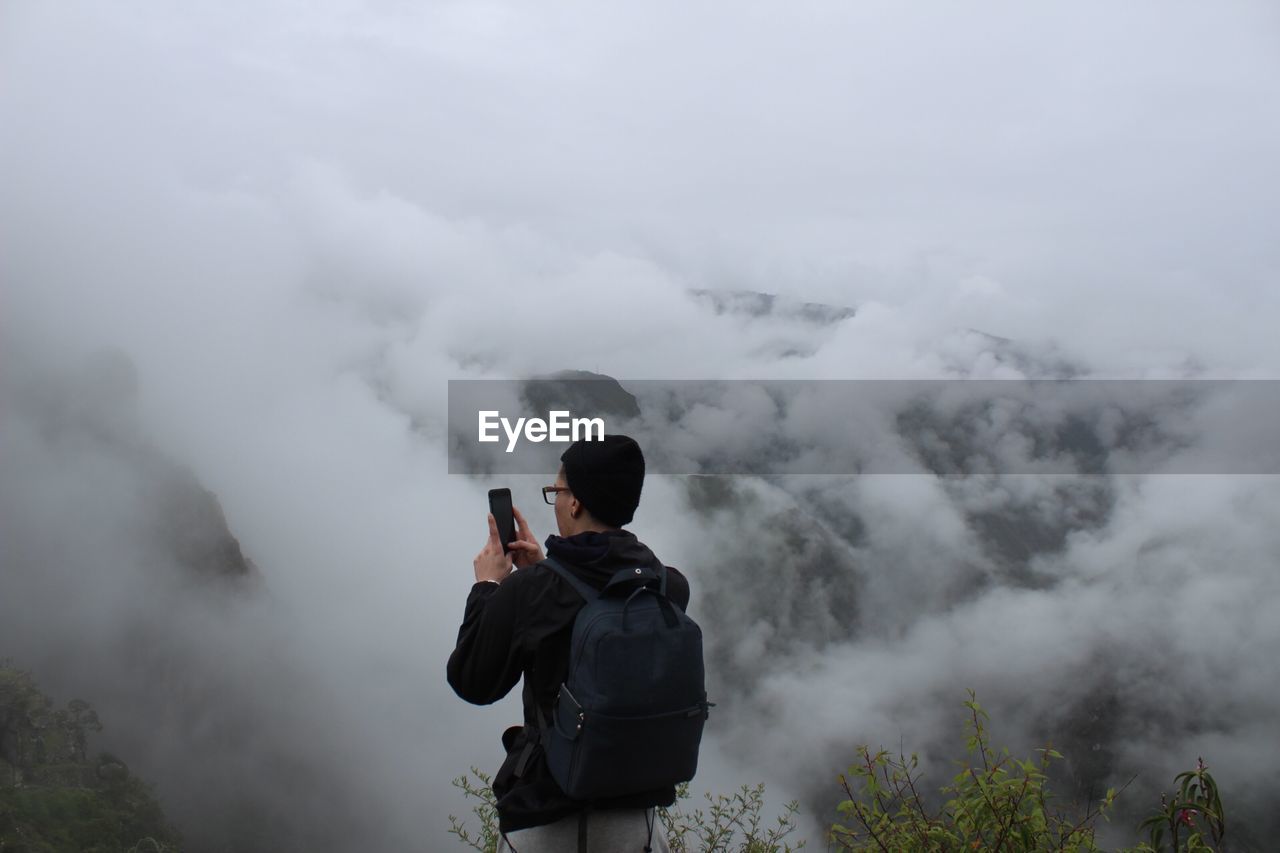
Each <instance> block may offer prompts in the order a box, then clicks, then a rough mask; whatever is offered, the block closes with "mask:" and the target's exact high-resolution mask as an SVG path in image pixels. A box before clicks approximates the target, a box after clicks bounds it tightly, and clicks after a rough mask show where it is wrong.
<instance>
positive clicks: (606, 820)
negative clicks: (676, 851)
mask: <svg viewBox="0 0 1280 853" xmlns="http://www.w3.org/2000/svg"><path fill="white" fill-rule="evenodd" d="M646 821H647V822H646ZM650 826H652V827H653V840H652V841H651V842H649V846H650V848H651V849H652V850H653V853H671V848H670V847H668V846H667V837H666V835H665V834H663V832H662V823H661V822H660V821H659V820H658V815H657V813H656V811H655V810H654V809H608V810H605V811H598V812H591V813H590V814H589V815H587V853H642V851H643V850H644V846H645V842H646V841H648V840H649V827H650ZM577 849H578V815H576V814H574V815H569V816H568V817H566V818H562V819H561V820H558V821H556V822H555V823H549V824H546V825H545V826H534V827H531V828H529V829H518V830H516V831H515V832H508V833H507V834H506V835H505V836H503V837H502V838H501V839H499V841H498V853H574V851H576V850H577Z"/></svg>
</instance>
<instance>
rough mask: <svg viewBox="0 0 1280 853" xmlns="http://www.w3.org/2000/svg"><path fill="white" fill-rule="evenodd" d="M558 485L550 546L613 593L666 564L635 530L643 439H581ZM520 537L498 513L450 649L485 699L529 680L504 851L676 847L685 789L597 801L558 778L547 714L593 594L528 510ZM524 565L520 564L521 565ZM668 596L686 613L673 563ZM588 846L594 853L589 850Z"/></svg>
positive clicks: (502, 778) (509, 772) (473, 695)
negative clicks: (644, 569) (671, 840)
mask: <svg viewBox="0 0 1280 853" xmlns="http://www.w3.org/2000/svg"><path fill="white" fill-rule="evenodd" d="M560 461H561V463H562V464H561V467H560V472H559V474H558V475H557V476H556V481H555V485H553V486H547V487H546V488H544V489H543V490H542V492H543V497H544V499H546V501H547V502H548V503H551V504H553V505H554V506H555V515H556V526H557V527H558V528H559V532H560V533H559V535H558V536H548V537H547V541H546V545H547V552H548V553H549V554H550V555H551V556H552V557H555V558H556V560H558V561H559V562H561V563H563V564H564V565H565V566H566V567H568V569H569V571H571V572H572V573H573V574H574V575H575V576H577V577H578V578H579V579H581V580H582V581H584V582H585V583H587V584H588V585H590V586H591V587H593V588H595V589H601V588H603V587H604V585H605V583H606V582H607V581H608V580H609V578H611V577H612V576H613V573H614V572H616V571H617V570H618V569H622V568H630V567H633V566H649V567H652V568H654V569H659V568H660V567H661V566H662V563H661V562H660V561H659V560H658V558H657V557H655V556H654V554H653V552H652V551H650V550H649V548H648V547H646V546H645V545H644V544H643V543H641V542H640V541H639V540H638V539H636V537H635V535H634V534H632V533H630V532H629V531H626V530H623V529H622V528H623V526H624V525H626V524H629V523H630V522H631V519H632V517H633V516H634V514H635V511H636V507H637V506H639V504H640V490H641V487H642V486H643V484H644V455H643V454H642V453H641V451H640V446H639V445H638V444H636V442H635V441H634V440H632V439H631V438H628V437H627V436H623V435H606V436H604V438H603V440H602V441H578V442H575V443H574V444H572V445H571V446H570V447H569V449H568V450H566V451H565V452H564V454H563V455H561V457H560ZM514 514H515V519H516V524H517V532H516V539H515V541H513V542H510V543H508V544H509V546H510V548H511V554H510V555H504V554H503V549H502V543H501V542H500V541H499V540H498V528H497V523H496V522H495V520H494V518H493V515H492V514H490V515H489V538H488V540H487V541H486V543H485V546H484V548H483V549H481V551H480V553H479V554H477V555H476V558H475V560H474V561H473V568H474V569H475V577H476V583H475V586H473V587H472V588H471V594H470V595H469V596H468V597H467V607H466V612H465V613H464V615H463V619H462V627H461V628H460V629H459V630H458V644H457V647H456V648H455V649H454V650H453V654H452V655H450V656H449V666H448V674H449V684H450V686H451V687H453V689H454V692H456V693H457V694H458V695H459V696H460V697H462V698H463V699H465V700H467V701H468V702H471V703H473V704H476V705H487V704H490V703H492V702H496V701H498V700H499V699H501V698H502V697H504V696H506V695H507V693H508V692H509V691H510V690H511V688H512V687H514V686H515V684H516V682H517V681H519V680H520V678H521V676H523V677H524V725H523V726H512V727H511V728H509V729H507V730H506V731H505V732H503V735H502V743H503V746H504V747H505V748H506V750H507V758H506V761H504V762H503V764H502V767H501V768H500V769H499V770H498V773H497V775H495V776H494V779H493V791H494V794H495V796H496V797H497V804H498V828H499V830H500V831H501V832H502V843H500V844H499V847H498V849H499V851H503V850H512V851H515V852H516V853H541V851H544V850H545V851H555V853H563V851H567V850H574V849H575V848H577V847H579V846H580V845H581V842H582V839H583V838H584V836H585V838H586V844H587V846H588V849H589V850H590V851H593V853H594V851H610V852H611V851H637V853H638V851H642V850H646V849H652V850H654V851H667V850H668V847H667V844H666V840H665V838H664V837H663V834H662V830H661V827H658V826H657V825H656V824H657V817H656V814H655V812H654V807H656V806H669V805H671V804H672V803H673V802H674V801H675V789H674V788H673V787H670V786H668V787H666V788H661V789H658V790H653V791H643V792H639V793H636V794H633V795H628V796H625V797H619V798H614V799H610V800H596V801H593V802H591V803H590V808H589V809H588V808H585V806H586V805H587V804H585V803H583V802H581V801H577V800H572V799H570V798H569V797H568V796H566V795H565V793H564V791H563V790H561V788H560V786H559V785H558V784H557V783H556V781H555V780H554V779H553V778H552V776H551V772H550V770H549V769H548V767H547V763H546V759H545V757H544V755H543V751H542V748H541V746H540V745H539V743H538V733H539V724H538V720H539V719H540V717H539V710H541V719H549V718H550V717H551V711H552V706H553V704H554V701H555V698H556V696H557V693H558V691H559V688H560V685H561V683H562V682H564V680H565V679H566V677H567V676H568V669H569V639H570V635H571V633H572V630H573V622H574V617H575V616H576V615H577V613H578V611H579V610H580V609H581V608H582V607H583V605H584V603H585V602H584V601H583V598H582V596H581V595H579V594H578V592H576V591H575V590H574V589H573V587H572V586H571V585H570V584H569V583H568V581H566V580H565V579H563V578H562V577H560V576H559V575H557V574H556V573H555V572H554V571H552V570H551V569H550V568H548V567H547V566H546V565H545V564H543V562H542V561H543V559H544V556H543V551H542V548H540V547H539V546H538V543H537V541H536V540H535V539H534V536H533V533H532V531H531V530H530V529H529V525H528V522H527V521H526V520H525V518H524V516H523V515H522V514H521V512H520V510H519V509H516V510H515V511H514ZM513 564H514V567H516V568H518V569H519V570H518V571H513ZM667 596H668V597H669V598H670V600H671V601H672V602H673V603H675V604H676V605H678V606H679V607H680V608H681V609H684V608H686V607H687V606H688V603H689V582H688V581H687V580H686V579H685V578H684V576H683V575H681V574H680V573H679V572H677V571H676V570H675V569H672V568H669V567H668V568H667ZM584 853H585V851H584Z"/></svg>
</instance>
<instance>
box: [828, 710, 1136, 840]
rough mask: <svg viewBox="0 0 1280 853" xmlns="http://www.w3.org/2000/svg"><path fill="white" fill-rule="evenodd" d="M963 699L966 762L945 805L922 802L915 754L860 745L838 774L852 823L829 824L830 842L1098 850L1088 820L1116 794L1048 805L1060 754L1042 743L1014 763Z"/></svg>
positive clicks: (982, 716) (983, 716)
mask: <svg viewBox="0 0 1280 853" xmlns="http://www.w3.org/2000/svg"><path fill="white" fill-rule="evenodd" d="M964 704H965V707H966V708H967V709H968V710H969V719H968V723H967V725H968V728H969V730H970V733H969V736H968V739H967V742H966V746H967V748H968V753H969V756H970V759H969V761H968V762H966V763H964V765H963V767H962V769H961V771H960V773H958V774H957V775H956V776H955V777H954V778H953V779H952V780H951V783H950V784H949V785H946V786H944V787H943V788H942V792H943V794H944V795H947V796H948V799H947V800H946V802H945V803H943V805H942V806H941V807H940V808H937V809H936V810H935V809H931V808H930V807H929V805H928V804H927V803H926V800H925V798H924V797H923V796H922V795H921V786H920V784H919V783H920V774H919V773H918V772H917V768H918V766H919V758H918V756H917V755H915V754H914V753H913V754H912V755H911V756H910V757H909V758H908V757H906V756H905V755H903V754H901V753H899V754H898V755H897V756H896V757H894V756H892V755H891V754H890V753H889V752H888V751H886V750H883V749H882V750H880V751H878V752H876V753H872V752H871V750H870V749H869V748H868V747H866V746H863V747H860V748H859V763H858V764H855V765H854V766H853V767H851V768H850V769H849V775H847V776H846V775H841V776H840V777H839V779H840V787H841V789H842V790H843V791H844V793H845V795H846V796H847V799H846V800H844V802H842V803H841V804H840V805H839V806H838V810H839V813H840V814H841V815H842V817H843V818H844V819H845V820H846V821H849V822H850V824H851V825H846V824H845V823H837V824H835V825H833V826H832V828H831V835H830V837H831V841H832V842H833V844H835V845H836V846H837V847H838V848H839V849H841V850H880V851H884V853H890V851H892V853H899V851H960V850H991V851H1072V852H1073V853H1074V851H1090V850H1097V849H1098V848H1097V845H1096V843H1095V839H1094V823H1095V822H1096V821H1097V819H1098V818H1099V817H1103V816H1105V814H1106V812H1107V811H1108V810H1109V809H1110V808H1111V806H1112V804H1113V802H1114V800H1115V797H1116V794H1117V792H1116V791H1115V790H1109V791H1107V794H1106V796H1105V797H1104V798H1103V799H1102V800H1101V801H1100V802H1098V803H1096V804H1090V805H1089V806H1088V807H1087V808H1086V809H1085V810H1084V812H1083V814H1078V815H1071V814H1068V813H1067V812H1064V811H1061V810H1059V809H1057V808H1055V805H1054V803H1053V798H1052V796H1051V794H1050V792H1049V789H1048V786H1047V781H1048V771H1049V766H1050V763H1051V762H1052V761H1054V760H1057V759H1061V758H1062V756H1061V754H1059V753H1058V752H1056V751H1055V750H1053V749H1052V748H1049V747H1046V748H1044V749H1040V750H1037V751H1038V752H1039V753H1040V755H1039V758H1037V759H1027V760H1020V759H1017V758H1014V757H1012V756H1010V755H1009V751H1008V750H1007V749H1000V750H996V749H995V748H993V747H992V746H991V742H990V739H989V736H988V734H987V728H986V721H987V713H986V711H984V710H983V709H982V707H981V706H980V705H979V704H978V702H977V699H976V697H975V695H974V693H973V691H969V699H968V700H967V701H966V702H965V703H964ZM850 777H852V780H853V781H852V782H851V780H850ZM855 787H857V790H856V791H855V790H854V788H855Z"/></svg>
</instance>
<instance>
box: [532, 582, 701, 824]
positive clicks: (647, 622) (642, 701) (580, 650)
mask: <svg viewBox="0 0 1280 853" xmlns="http://www.w3.org/2000/svg"><path fill="white" fill-rule="evenodd" d="M546 563H547V565H548V566H549V567H550V568H551V569H552V571H554V572H555V573H556V574H558V575H560V577H562V578H564V579H565V580H566V581H568V582H569V583H570V584H571V585H572V586H573V588H574V589H575V590H577V591H578V593H579V594H580V595H581V596H582V597H583V598H584V599H585V600H586V605H585V606H583V608H582V609H581V610H579V611H578V615H577V617H576V618H575V619H574V623H573V636H572V639H571V643H570V647H569V675H568V678H567V679H566V681H565V682H564V683H563V684H561V685H560V693H559V696H558V697H557V699H556V702H555V707H554V709H553V710H552V714H551V720H550V721H546V720H545V719H542V720H540V722H541V723H542V726H543V731H542V733H541V737H540V740H541V741H542V744H543V748H544V750H545V752H546V758H547V765H548V767H549V768H550V770H551V775H552V777H553V778H554V779H555V780H556V782H557V783H559V785H560V787H561V788H562V789H564V792H565V793H566V794H568V795H569V796H570V797H571V798H573V799H577V800H597V799H604V798H607V797H618V796H623V795H626V794H636V793H640V792H642V791H651V790H653V789H656V788H664V787H667V786H669V785H677V784H679V783H681V782H687V781H689V780H690V779H692V778H693V776H694V773H695V772H696V771H697V769H698V746H699V744H700V743H701V741H702V728H703V724H704V723H705V722H706V720H707V717H708V709H709V708H711V707H713V704H712V703H709V702H707V691H706V688H705V685H704V669H703V662H702V629H701V628H699V627H698V625H697V623H696V622H694V621H693V620H692V619H690V618H689V617H688V616H687V615H685V613H684V611H683V610H681V609H680V608H679V607H677V606H676V605H674V604H672V603H671V601H670V600H669V599H668V598H667V595H666V591H667V572H666V567H665V566H664V567H663V568H662V570H661V572H654V570H653V569H651V568H649V567H647V566H642V567H639V568H629V569H619V570H618V571H617V572H615V573H614V575H613V577H612V578H610V579H609V583H608V584H607V585H606V586H605V588H604V589H603V590H600V591H597V590H595V589H593V588H592V587H591V586H589V585H587V584H586V583H584V582H582V581H581V580H579V579H578V578H577V577H576V576H575V575H574V574H573V572H571V571H569V569H567V568H566V567H565V566H564V565H563V564H561V563H558V562H556V560H554V559H552V558H548V559H547V560H546ZM538 715H539V717H540V718H541V717H542V712H541V711H539V712H538Z"/></svg>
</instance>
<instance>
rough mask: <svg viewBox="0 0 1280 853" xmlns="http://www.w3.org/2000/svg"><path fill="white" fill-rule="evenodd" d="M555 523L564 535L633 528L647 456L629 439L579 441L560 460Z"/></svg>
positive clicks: (621, 437) (615, 437)
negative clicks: (560, 490) (630, 526)
mask: <svg viewBox="0 0 1280 853" xmlns="http://www.w3.org/2000/svg"><path fill="white" fill-rule="evenodd" d="M560 462H561V463H562V464H561V466H560V473H559V475H558V476H557V477H556V485H557V486H564V487H567V489H568V491H567V492H558V493H557V494H556V524H557V525H558V526H559V528H560V535H561V536H572V535H573V534H574V533H581V532H582V531H584V530H593V529H608V528H616V527H622V526H623V525H626V524H630V523H631V519H632V518H633V517H634V516H635V512H636V507H637V506H639V505H640V489H641V488H642V487H643V486H644V454H643V453H641V452H640V445H638V444H636V442H635V440H634V439H632V438H629V437H628V436H625V435H606V436H604V440H603V441H575V442H574V443H573V444H571V445H569V449H568V450H566V451H565V452H564V453H563V454H561V456H560Z"/></svg>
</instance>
